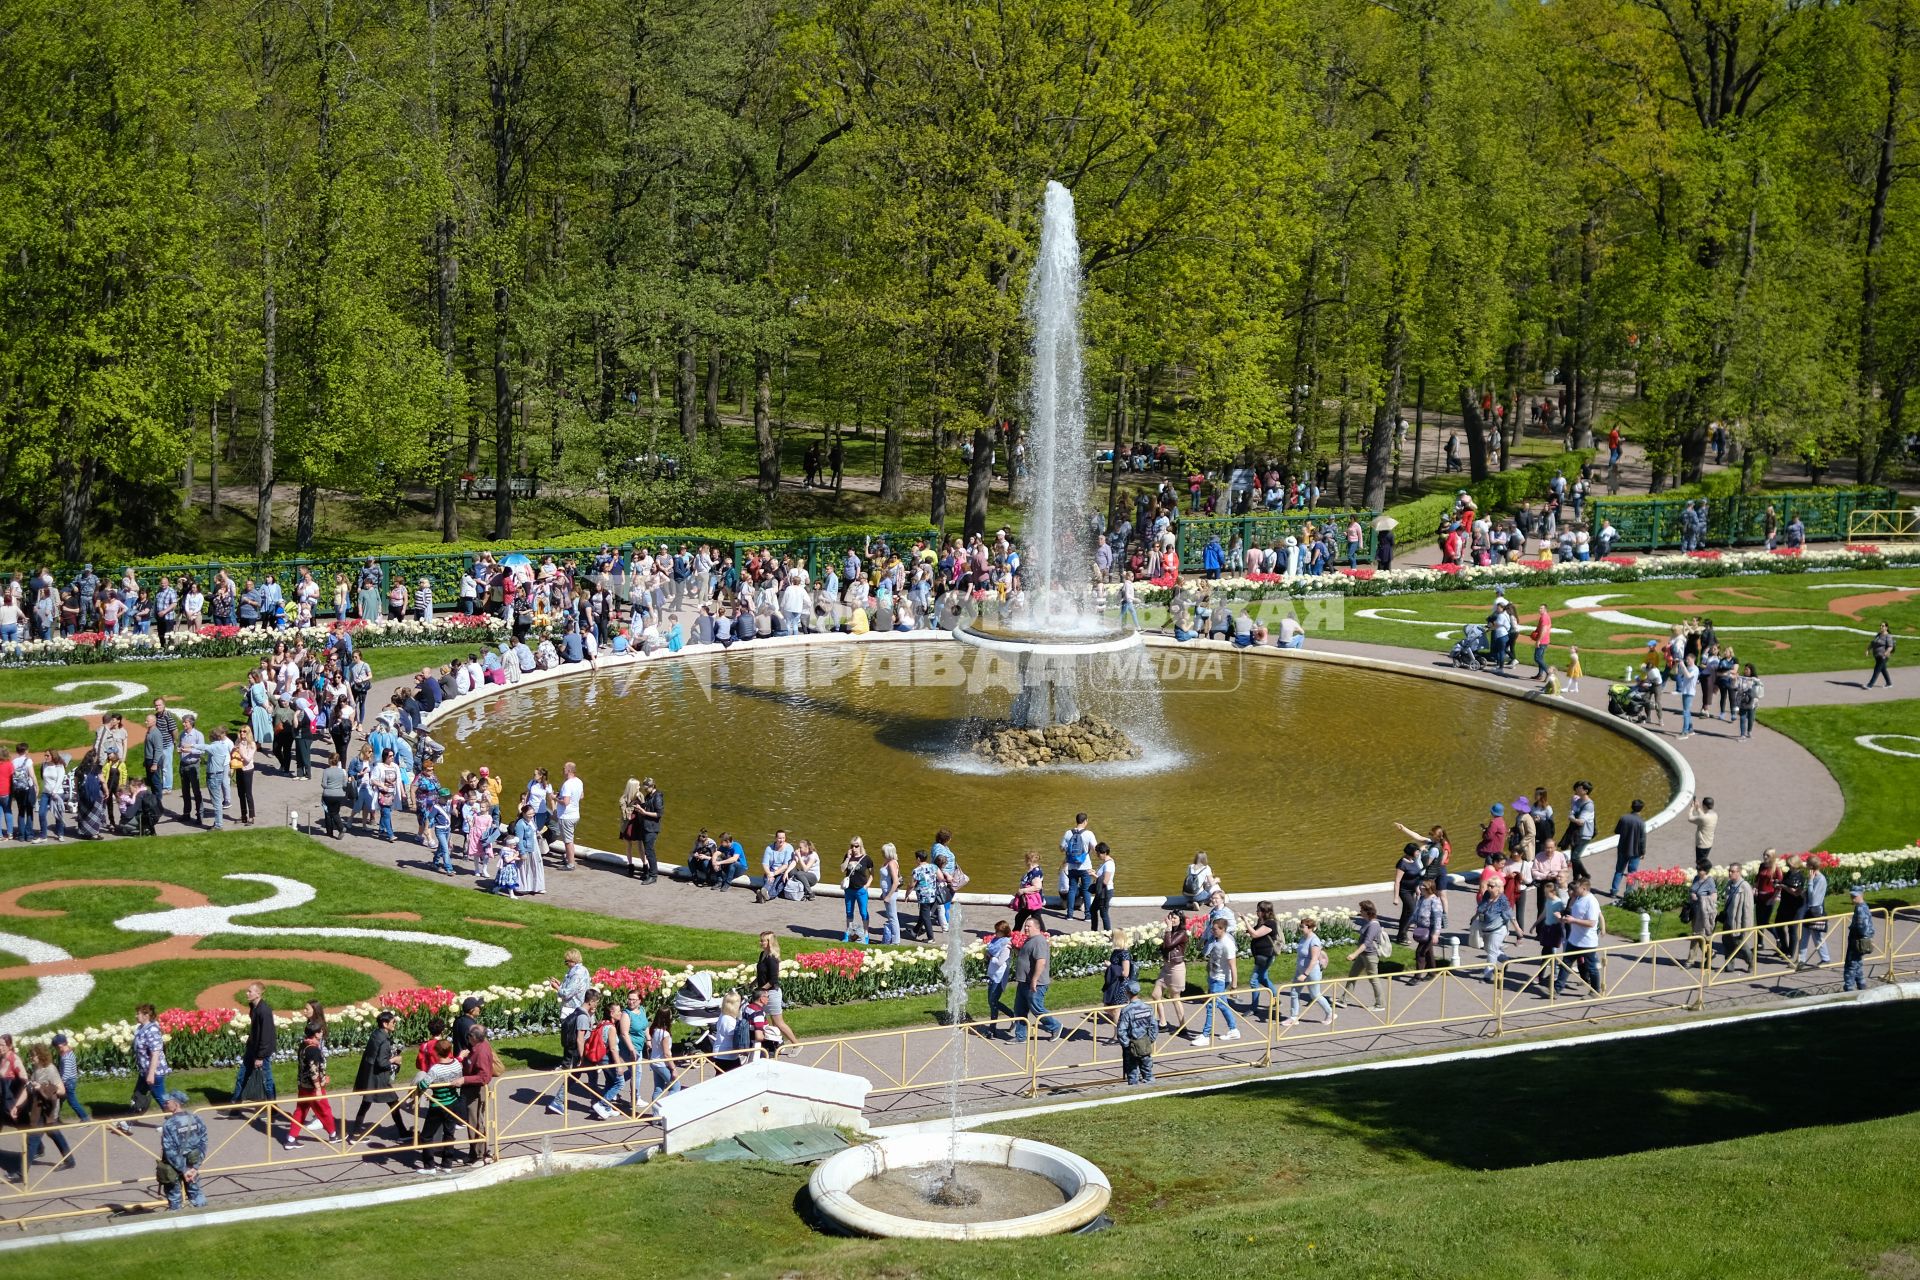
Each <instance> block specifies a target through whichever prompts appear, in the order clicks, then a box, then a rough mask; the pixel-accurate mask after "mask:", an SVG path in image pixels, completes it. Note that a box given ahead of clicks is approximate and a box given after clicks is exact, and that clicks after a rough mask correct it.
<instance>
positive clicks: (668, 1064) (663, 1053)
mask: <svg viewBox="0 0 1920 1280" xmlns="http://www.w3.org/2000/svg"><path fill="white" fill-rule="evenodd" d="M645 1054H646V1060H647V1072H648V1075H649V1077H650V1078H649V1080H648V1082H647V1109H648V1110H649V1111H651V1110H652V1109H653V1107H654V1105H655V1104H656V1103H657V1102H659V1100H660V1096H661V1095H662V1094H668V1093H678V1092H680V1082H679V1081H678V1080H677V1079H675V1078H674V1075H675V1071H674V1060H673V1006H672V1005H671V1004H663V1005H661V1006H660V1007H659V1008H658V1009H656V1010H654V1013H653V1020H652V1021H651V1022H649V1023H648V1024H647V1043H646V1048H645Z"/></svg>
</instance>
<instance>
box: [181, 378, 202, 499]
mask: <svg viewBox="0 0 1920 1280" xmlns="http://www.w3.org/2000/svg"><path fill="white" fill-rule="evenodd" d="M193 421H194V413H193V402H192V401H188V402H187V403H186V404H183V405H181V406H180V438H181V439H182V440H185V441H186V442H187V460H186V462H184V463H183V464H181V467H180V505H181V506H182V507H186V508H191V507H192V506H193V438H194V436H195V435H197V434H199V433H198V432H196V431H195V430H194V429H193Z"/></svg>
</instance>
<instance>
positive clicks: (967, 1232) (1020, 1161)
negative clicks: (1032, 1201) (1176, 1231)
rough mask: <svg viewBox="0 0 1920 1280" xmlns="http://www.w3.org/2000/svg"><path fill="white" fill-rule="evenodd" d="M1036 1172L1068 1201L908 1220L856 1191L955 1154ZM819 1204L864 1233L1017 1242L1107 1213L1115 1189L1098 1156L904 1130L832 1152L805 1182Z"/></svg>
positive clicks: (978, 1136)
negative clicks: (953, 1218)
mask: <svg viewBox="0 0 1920 1280" xmlns="http://www.w3.org/2000/svg"><path fill="white" fill-rule="evenodd" d="M950 1158H951V1159H957V1160H959V1161H960V1162H961V1163H962V1164H978V1165H989V1166H998V1167H1000V1168H1006V1169H1017V1170H1020V1171H1021V1172H1024V1173H1036V1174H1039V1175H1040V1176H1041V1177H1043V1178H1045V1179H1046V1180H1047V1181H1049V1182H1051V1183H1053V1185H1054V1186H1056V1187H1059V1188H1060V1190H1061V1192H1062V1193H1063V1194H1065V1195H1066V1197H1067V1200H1066V1203H1064V1204H1059V1205H1055V1206H1053V1207H1052V1208H1050V1209H1042V1210H1040V1211H1039V1212H1037V1213H1028V1214H1023V1215H1021V1216H1020V1217H1017V1218H995V1219H989V1220H987V1221H983V1222H940V1221H937V1220H934V1219H931V1218H908V1217H902V1216H901V1215H899V1214H893V1213H886V1212H884V1211H882V1210H879V1209H875V1208H872V1207H870V1206H868V1205H865V1204H862V1203H861V1202H860V1201H858V1200H856V1199H855V1198H854V1196H853V1188H854V1187H856V1186H858V1185H859V1184H860V1183H862V1182H865V1181H867V1180H868V1179H870V1178H877V1177H879V1176H880V1175H881V1174H883V1173H887V1172H888V1171H890V1170H895V1169H925V1168H929V1167H931V1166H933V1165H940V1164H945V1163H946V1162H947V1161H948V1160H949V1159H950ZM807 1195H808V1197H809V1198H810V1199H811V1200H812V1201H813V1207H814V1208H815V1209H816V1210H817V1211H818V1212H819V1213H820V1214H821V1215H822V1216H823V1217H825V1218H827V1219H828V1220H829V1221H830V1222H832V1223H833V1224H834V1225H835V1226H837V1227H840V1228H841V1229H842V1230H845V1231H851V1232H854V1233H856V1234H859V1235H863V1236H884V1237H889V1238H894V1239H907V1240H954V1241H963V1242H964V1241H972V1240H1018V1239H1023V1238H1025V1237H1028V1236H1057V1235H1061V1234H1063V1233H1065V1232H1068V1231H1078V1230H1079V1229H1080V1228H1081V1227H1084V1226H1086V1225H1087V1224H1088V1223H1089V1222H1092V1221H1093V1220H1094V1219H1095V1218H1098V1217H1099V1216H1100V1215H1101V1214H1102V1213H1104V1212H1106V1208H1107V1202H1108V1201H1109V1200H1111V1199H1112V1198H1113V1187H1112V1184H1110V1183H1109V1182H1108V1181H1107V1175H1106V1174H1104V1173H1102V1172H1101V1171H1100V1170H1099V1168H1098V1167H1096V1166H1095V1165H1094V1164H1093V1162H1092V1161H1090V1160H1087V1159H1086V1158H1084V1157H1082V1156H1077V1155H1075V1154H1074V1153H1073V1152H1071V1151H1068V1150H1067V1149H1066V1148H1064V1147H1056V1146H1052V1145H1050V1144H1048V1143H1045V1142H1032V1141H1029V1140H1028V1139H1026V1138H1011V1137H1006V1136H1004V1135H1001V1134H995V1133H949V1132H947V1131H945V1130H936V1131H931V1132H928V1131H921V1132H915V1133H904V1134H899V1135H896V1136H894V1137H889V1138H883V1139H881V1140H880V1141H879V1142H869V1143H864V1144H862V1145H860V1146H857V1147H849V1148H847V1149H846V1150H845V1151H841V1152H837V1153H835V1154H834V1155H831V1156H828V1157H827V1158H826V1159H825V1160H823V1161H821V1162H820V1163H819V1164H818V1165H816V1166H815V1167H814V1170H813V1176H812V1177H810V1178H808V1179H807Z"/></svg>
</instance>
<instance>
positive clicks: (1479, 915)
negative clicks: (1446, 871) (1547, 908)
mask: <svg viewBox="0 0 1920 1280" xmlns="http://www.w3.org/2000/svg"><path fill="white" fill-rule="evenodd" d="M1473 927H1474V928H1475V929H1476V930H1478V931H1479V934H1480V945H1481V946H1482V947H1484V948H1485V949H1486V953H1487V962H1486V965H1485V967H1484V968H1482V969H1481V970H1480V980H1481V981H1482V982H1492V981H1493V980H1494V978H1495V977H1496V976H1497V975H1498V974H1499V972H1500V964H1501V962H1502V961H1503V960H1504V959H1505V958H1506V957H1505V955H1504V953H1503V951H1502V945H1503V944H1504V943H1505V942H1506V938H1507V931H1508V930H1509V929H1513V928H1516V927H1517V921H1516V920H1515V918H1514V914H1513V904H1512V903H1511V902H1509V901H1508V900H1507V893H1506V888H1505V886H1504V884H1502V885H1500V886H1499V887H1495V886H1494V885H1492V884H1489V885H1488V886H1487V887H1486V888H1485V889H1483V890H1482V891H1481V893H1480V902H1479V905H1478V906H1476V907H1475V909H1474V913H1473Z"/></svg>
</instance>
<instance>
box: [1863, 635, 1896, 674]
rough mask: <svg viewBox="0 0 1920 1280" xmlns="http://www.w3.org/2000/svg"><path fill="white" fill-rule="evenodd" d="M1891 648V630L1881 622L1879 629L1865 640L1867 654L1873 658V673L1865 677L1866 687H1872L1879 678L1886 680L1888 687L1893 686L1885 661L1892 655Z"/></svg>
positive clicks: (1892, 642)
mask: <svg viewBox="0 0 1920 1280" xmlns="http://www.w3.org/2000/svg"><path fill="white" fill-rule="evenodd" d="M1893 648H1894V640H1893V632H1892V631H1890V630H1889V629H1888V628H1887V624H1886V623H1884V622H1882V623H1881V624H1880V630H1878V631H1876V632H1875V633H1874V634H1873V636H1872V638H1870V639H1869V640H1868V641H1867V656H1868V657H1869V658H1871V659H1873V674H1872V675H1870V676H1868V677H1867V688H1869V689H1871V688H1873V686H1874V684H1875V682H1876V681H1880V680H1884V681H1886V682H1887V687H1888V688H1889V689H1891V688H1892V687H1893V677H1892V676H1891V675H1889V674H1888V672H1887V661H1888V659H1890V658H1892V657H1893Z"/></svg>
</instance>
